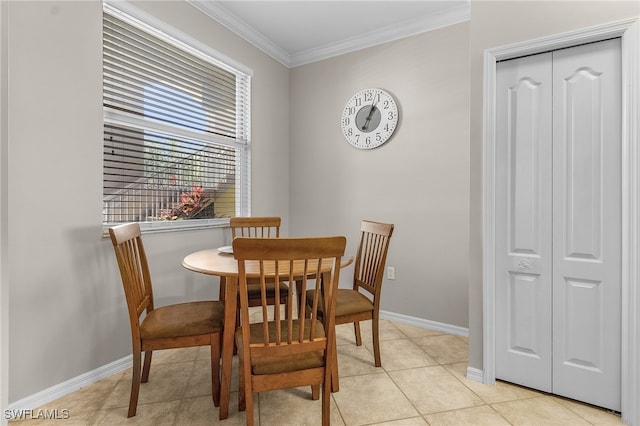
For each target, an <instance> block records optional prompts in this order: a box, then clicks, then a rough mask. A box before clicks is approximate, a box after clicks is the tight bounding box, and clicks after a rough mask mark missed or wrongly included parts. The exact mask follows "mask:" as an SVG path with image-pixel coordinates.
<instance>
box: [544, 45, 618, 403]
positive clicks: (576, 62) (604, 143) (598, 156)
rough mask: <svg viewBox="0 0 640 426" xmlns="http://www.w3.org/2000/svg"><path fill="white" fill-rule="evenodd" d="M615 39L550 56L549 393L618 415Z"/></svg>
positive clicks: (616, 46)
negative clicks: (550, 320) (551, 232)
mask: <svg viewBox="0 0 640 426" xmlns="http://www.w3.org/2000/svg"><path fill="white" fill-rule="evenodd" d="M620 61H621V56H620V39H614V40H609V41H605V42H600V43H593V44H588V45H584V46H579V47H574V48H571V49H565V50H560V51H556V52H554V55H553V75H554V97H553V109H554V126H553V127H554V129H553V169H554V171H553V179H554V185H553V188H554V191H553V227H554V233H553V235H554V238H553V242H554V244H553V253H554V256H553V261H554V263H553V289H554V290H553V376H554V382H553V392H554V393H556V394H560V395H565V396H568V397H571V398H574V399H578V400H581V401H585V402H590V403H592V404H596V405H600V406H604V407H608V408H612V409H615V410H620V356H621V346H620V345H621V341H620V338H621V319H620V308H621V306H622V304H621V299H620V297H621V293H620V292H621V286H620V281H621V235H622V234H621V228H620V223H621V214H622V213H621V212H622V210H621V128H622V123H621V118H620V117H621V105H622V100H621V83H620V75H621V62H620Z"/></svg>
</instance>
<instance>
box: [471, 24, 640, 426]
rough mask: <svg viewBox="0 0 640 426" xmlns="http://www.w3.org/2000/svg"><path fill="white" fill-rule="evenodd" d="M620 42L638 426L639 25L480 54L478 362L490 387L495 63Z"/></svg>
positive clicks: (633, 409) (627, 399)
mask: <svg viewBox="0 0 640 426" xmlns="http://www.w3.org/2000/svg"><path fill="white" fill-rule="evenodd" d="M613 37H621V38H622V88H623V89H622V91H623V95H622V96H623V107H622V117H623V123H622V126H623V129H622V130H623V131H622V156H623V159H622V235H623V241H622V282H621V285H622V301H623V304H622V309H621V320H622V360H621V363H622V364H621V367H622V371H621V373H622V383H621V388H622V389H621V392H622V393H621V395H622V397H621V406H622V421H624V422H626V423H628V424H635V425H640V406H638V404H637V401H639V400H640V337H639V336H638V335H639V334H640V269H639V267H640V197H639V194H640V173H639V172H638V168H639V167H640V132H639V131H638V126H639V123H638V119H639V118H638V117H639V116H640V107H639V102H640V101H639V100H640V54H639V53H638V52H639V51H640V21H639V20H638V19H637V18H633V19H627V20H624V21H620V22H614V23H610V24H605V25H600V26H597V27H592V28H588V29H585V30H579V31H573V32H569V33H565V34H559V35H555V36H550V37H544V38H540V39H535V40H531V41H526V42H521V43H515V44H511V45H508V46H503V47H497V48H493V49H488V50H486V51H485V54H484V85H483V86H484V87H483V90H484V110H483V129H484V130H483V194H484V196H483V214H484V217H483V225H482V227H483V229H482V236H483V263H482V264H483V276H482V279H483V312H484V313H483V360H484V369H483V372H482V378H483V379H482V381H483V382H484V383H488V384H492V383H495V333H494V330H495V269H494V265H495V239H494V235H495V167H496V164H495V152H496V150H495V108H496V100H495V82H496V62H497V61H499V60H506V59H510V58H513V57H516V56H523V55H529V54H534V53H540V52H543V51H548V50H555V49H560V48H563V47H569V46H574V45H577V44H583V43H588V42H593V41H598V40H604V39H607V38H613Z"/></svg>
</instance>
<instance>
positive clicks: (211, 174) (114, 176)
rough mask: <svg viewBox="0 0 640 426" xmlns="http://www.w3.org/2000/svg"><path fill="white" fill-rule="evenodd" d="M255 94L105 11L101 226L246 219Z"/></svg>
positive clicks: (179, 45) (200, 58)
mask: <svg viewBox="0 0 640 426" xmlns="http://www.w3.org/2000/svg"><path fill="white" fill-rule="evenodd" d="M249 96H250V76H249V75H247V74H245V73H243V72H241V71H239V70H236V69H234V68H232V67H231V66H228V65H226V64H224V63H221V62H220V61H218V60H217V59H215V58H213V57H211V56H209V55H207V54H206V53H204V52H202V51H198V50H196V49H194V48H193V47H190V46H189V45H188V44H186V43H183V42H182V41H179V40H177V39H175V38H173V37H171V36H169V35H167V34H165V33H164V32H161V31H159V30H157V29H154V28H153V27H151V26H149V25H147V24H145V23H143V22H142V21H139V20H136V19H134V18H132V17H131V16H128V15H125V14H123V13H121V12H119V11H117V10H115V9H113V8H112V7H110V6H108V5H105V9H104V14H103V103H104V115H105V124H104V167H103V176H104V179H103V182H104V185H103V188H104V191H103V225H104V226H109V225H111V224H115V223H121V222H132V221H136V222H142V223H146V224H147V228H156V229H157V228H165V227H169V228H171V227H175V226H176V225H178V226H188V227H192V226H203V225H209V224H212V223H215V222H216V221H218V220H219V219H222V218H228V217H231V216H235V215H246V214H248V200H249V191H248V174H249V171H248V167H249V154H250V152H249V147H250V144H249V126H250V123H249ZM143 226H144V225H143Z"/></svg>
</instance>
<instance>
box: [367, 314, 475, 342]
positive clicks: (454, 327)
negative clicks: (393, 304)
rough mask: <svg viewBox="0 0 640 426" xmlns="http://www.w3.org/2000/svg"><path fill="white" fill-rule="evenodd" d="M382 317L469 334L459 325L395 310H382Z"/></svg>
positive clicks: (466, 335)
mask: <svg viewBox="0 0 640 426" xmlns="http://www.w3.org/2000/svg"><path fill="white" fill-rule="evenodd" d="M380 319H385V320H389V321H395V322H399V323H402V324H407V325H412V326H414V327H419V328H428V329H430V330H436V331H442V332H443V333H447V334H455V335H456V336H464V337H468V336H469V329H468V328H464V327H460V326H457V325H451V324H445V323H442V322H437V321H430V320H426V319H423V318H416V317H410V316H408V315H403V314H397V313H395V312H388V311H382V310H381V311H380Z"/></svg>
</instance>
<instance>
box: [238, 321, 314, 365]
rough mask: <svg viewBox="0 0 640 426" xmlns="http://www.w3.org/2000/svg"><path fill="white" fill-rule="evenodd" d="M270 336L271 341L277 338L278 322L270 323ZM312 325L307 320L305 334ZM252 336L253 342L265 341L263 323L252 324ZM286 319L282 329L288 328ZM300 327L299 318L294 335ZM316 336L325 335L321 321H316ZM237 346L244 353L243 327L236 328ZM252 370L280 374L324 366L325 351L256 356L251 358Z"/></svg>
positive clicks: (251, 340)
mask: <svg viewBox="0 0 640 426" xmlns="http://www.w3.org/2000/svg"><path fill="white" fill-rule="evenodd" d="M268 324H269V337H270V340H271V341H274V340H275V338H274V337H275V335H276V334H275V333H276V324H275V322H273V321H270V322H269V323H268ZM310 326H311V321H310V320H308V319H307V320H305V327H304V328H305V331H304V335H305V336H308V335H309V329H310ZM249 329H250V337H249V339H250V340H249V341H250V342H251V343H252V344H253V343H263V342H264V337H263V329H262V323H261V322H260V323H255V324H250V326H249ZM286 329H287V328H286V320H283V321H282V328H281V330H283V332H284V330H286ZM299 329H300V323H299V321H298V320H294V321H293V336H294V338H295V336H297V335H298V330H299ZM314 336H315V337H324V336H325V333H324V327H323V326H322V323H321V322H320V321H317V322H316V330H315V333H314ZM235 339H236V346H237V347H238V353H242V349H243V346H244V345H243V342H242V328H238V329H237V330H236V335H235ZM251 362H252V364H251V370H252V373H253V374H254V375H263V374H278V373H286V372H289V371H298V370H306V369H309V368H316V367H322V366H324V353H323V352H322V351H319V352H307V353H303V354H295V355H282V356H272V357H271V356H265V357H259V358H254V359H252V360H251Z"/></svg>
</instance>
